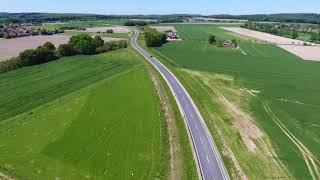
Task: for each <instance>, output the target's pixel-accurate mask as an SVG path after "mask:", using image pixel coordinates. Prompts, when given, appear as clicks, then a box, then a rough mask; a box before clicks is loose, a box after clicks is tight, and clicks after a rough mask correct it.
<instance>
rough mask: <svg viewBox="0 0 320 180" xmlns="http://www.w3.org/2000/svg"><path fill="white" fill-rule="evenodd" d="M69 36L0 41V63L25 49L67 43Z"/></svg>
mask: <svg viewBox="0 0 320 180" xmlns="http://www.w3.org/2000/svg"><path fill="white" fill-rule="evenodd" d="M69 38H70V36H66V35H52V36H28V37H21V38H14V39H0V54H1V56H0V61H4V60H7V59H9V58H12V57H16V56H18V55H19V53H20V52H22V51H24V50H26V49H33V48H37V47H38V46H41V45H43V44H44V43H46V42H51V43H53V44H54V45H55V46H56V47H58V46H59V45H60V44H63V43H67V42H68V41H69Z"/></svg>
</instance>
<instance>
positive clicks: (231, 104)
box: [153, 24, 320, 179]
mask: <svg viewBox="0 0 320 180" xmlns="http://www.w3.org/2000/svg"><path fill="white" fill-rule="evenodd" d="M175 27H176V29H177V31H178V32H179V33H180V35H181V37H182V39H183V41H181V42H170V43H167V44H165V45H163V46H162V47H159V48H154V49H153V50H154V51H155V52H156V53H158V55H159V56H160V57H162V58H163V59H165V60H167V62H169V63H170V64H171V65H172V68H173V69H175V71H176V73H177V75H178V77H180V79H181V80H182V82H183V83H184V84H185V85H186V88H187V89H188V90H189V91H190V93H191V95H192V96H193V98H194V99H195V101H196V103H197V104H198V106H199V107H200V111H201V113H202V114H203V116H204V117H205V120H206V122H207V124H208V126H209V129H210V131H211V133H212V134H213V136H214V138H215V139H216V141H218V144H219V148H220V150H221V152H223V155H224V161H225V163H226V166H227V168H228V171H229V172H230V173H231V174H232V175H233V177H239V176H240V177H244V176H246V177H248V178H249V179H269V178H283V179H292V178H297V179H319V178H320V174H319V171H320V151H319V149H320V141H319V139H320V131H319V127H320V122H319V118H320V114H319V113H318V112H320V96H319V92H320V84H319V83H317V82H318V80H319V78H320V71H319V69H320V63H319V62H312V61H302V60H301V59H300V58H299V57H297V56H295V55H293V54H290V53H288V52H287V51H285V50H283V49H281V48H279V47H277V46H276V45H272V44H268V43H265V42H261V41H258V40H255V39H252V38H248V37H241V36H240V35H235V34H233V33H230V32H227V31H224V30H223V29H220V28H219V26H218V25H200V24H199V25H186V24H185V25H183V24H179V25H175ZM211 33H213V34H215V35H216V36H217V38H221V39H234V38H236V39H239V44H240V48H241V49H242V50H243V51H244V52H245V53H246V55H245V54H243V53H242V52H241V51H240V50H238V49H234V48H231V47H224V48H219V47H214V46H211V45H209V44H208V41H207V39H208V37H209V35H210V34H211ZM274 167H277V168H274Z"/></svg>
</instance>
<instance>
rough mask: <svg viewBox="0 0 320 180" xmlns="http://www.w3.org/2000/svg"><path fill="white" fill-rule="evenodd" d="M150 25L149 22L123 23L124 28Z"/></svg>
mask: <svg viewBox="0 0 320 180" xmlns="http://www.w3.org/2000/svg"><path fill="white" fill-rule="evenodd" d="M148 24H150V22H146V21H127V22H125V23H124V25H125V26H146V25H148Z"/></svg>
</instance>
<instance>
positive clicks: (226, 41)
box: [223, 40, 232, 46]
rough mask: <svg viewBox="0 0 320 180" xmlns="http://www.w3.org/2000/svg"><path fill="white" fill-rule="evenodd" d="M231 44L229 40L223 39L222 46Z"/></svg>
mask: <svg viewBox="0 0 320 180" xmlns="http://www.w3.org/2000/svg"><path fill="white" fill-rule="evenodd" d="M231 44H232V41H231V40H223V45H224V46H230V45H231Z"/></svg>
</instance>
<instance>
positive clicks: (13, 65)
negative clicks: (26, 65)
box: [0, 58, 22, 73]
mask: <svg viewBox="0 0 320 180" xmlns="http://www.w3.org/2000/svg"><path fill="white" fill-rule="evenodd" d="M20 67H22V65H21V63H20V59H19V58H11V59H9V60H7V61H3V62H1V63H0V73H5V72H8V71H12V70H16V69H19V68H20Z"/></svg>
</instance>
